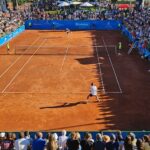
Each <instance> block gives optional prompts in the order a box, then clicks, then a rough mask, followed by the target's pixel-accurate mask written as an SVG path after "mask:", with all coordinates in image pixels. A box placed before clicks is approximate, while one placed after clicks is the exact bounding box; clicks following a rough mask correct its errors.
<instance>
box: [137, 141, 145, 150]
mask: <svg viewBox="0 0 150 150" xmlns="http://www.w3.org/2000/svg"><path fill="white" fill-rule="evenodd" d="M136 146H137V150H144V148H143V141H142V139H138V140H137V142H136Z"/></svg>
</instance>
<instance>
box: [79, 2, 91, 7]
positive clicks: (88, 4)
mask: <svg viewBox="0 0 150 150" xmlns="http://www.w3.org/2000/svg"><path fill="white" fill-rule="evenodd" d="M80 6H81V7H92V6H93V5H92V4H90V3H89V2H85V3H82V4H81V5H80Z"/></svg>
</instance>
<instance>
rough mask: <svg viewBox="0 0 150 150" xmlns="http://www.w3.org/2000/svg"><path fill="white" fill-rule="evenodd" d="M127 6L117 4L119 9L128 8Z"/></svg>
mask: <svg viewBox="0 0 150 150" xmlns="http://www.w3.org/2000/svg"><path fill="white" fill-rule="evenodd" d="M129 7H130V6H129V4H119V5H118V8H121V9H125V8H129Z"/></svg>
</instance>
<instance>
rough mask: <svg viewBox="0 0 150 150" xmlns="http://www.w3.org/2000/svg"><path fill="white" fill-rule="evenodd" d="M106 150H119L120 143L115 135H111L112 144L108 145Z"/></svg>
mask: <svg viewBox="0 0 150 150" xmlns="http://www.w3.org/2000/svg"><path fill="white" fill-rule="evenodd" d="M106 150H119V143H118V142H117V141H116V136H115V135H114V134H112V135H111V137H110V142H108V143H106Z"/></svg>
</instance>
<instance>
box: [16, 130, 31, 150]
mask: <svg viewBox="0 0 150 150" xmlns="http://www.w3.org/2000/svg"><path fill="white" fill-rule="evenodd" d="M14 146H15V150H29V149H31V147H30V142H29V141H28V140H27V139H25V136H24V133H23V132H20V134H19V139H17V140H16V141H15V144H14Z"/></svg>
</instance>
